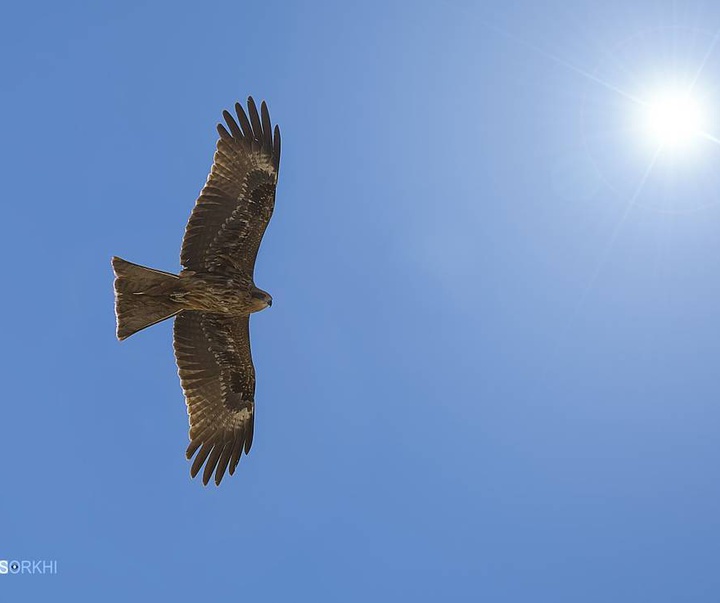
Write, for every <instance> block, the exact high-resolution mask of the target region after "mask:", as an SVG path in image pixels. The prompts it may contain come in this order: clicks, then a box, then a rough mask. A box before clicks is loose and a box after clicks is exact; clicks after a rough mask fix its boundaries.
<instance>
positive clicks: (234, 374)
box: [174, 310, 255, 485]
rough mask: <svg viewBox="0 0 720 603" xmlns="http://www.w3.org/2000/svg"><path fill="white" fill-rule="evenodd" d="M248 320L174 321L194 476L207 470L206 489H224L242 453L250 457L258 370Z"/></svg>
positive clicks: (188, 315)
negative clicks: (223, 483)
mask: <svg viewBox="0 0 720 603" xmlns="http://www.w3.org/2000/svg"><path fill="white" fill-rule="evenodd" d="M249 323H250V321H249V318H248V317H247V316H246V317H231V316H225V315H222V314H211V313H208V312H198V311H194V310H193V311H188V310H186V311H183V312H181V313H180V314H178V316H177V317H176V318H175V327H174V347H175V358H176V360H177V365H178V374H179V375H180V383H181V384H182V388H183V391H184V393H185V401H186V403H187V409H188V415H189V419H190V445H189V446H188V449H187V458H188V459H191V458H192V457H193V455H194V454H195V453H196V452H197V456H196V457H195V461H194V462H193V464H192V468H191V469H190V474H191V475H192V477H195V476H196V475H197V474H198V472H199V471H200V469H201V468H202V466H203V464H204V465H205V470H204V471H203V483H204V484H206V485H207V483H208V481H210V478H211V477H212V474H213V472H214V473H215V483H216V484H217V485H219V484H220V481H221V480H222V478H223V476H224V475H225V470H226V469H228V468H229V472H230V475H232V474H233V473H234V472H235V467H236V466H237V464H238V462H239V461H240V456H241V455H242V453H243V451H244V452H245V454H247V453H248V452H249V451H250V446H251V445H252V439H253V429H254V422H255V368H254V367H253V363H252V356H251V354H250V329H249Z"/></svg>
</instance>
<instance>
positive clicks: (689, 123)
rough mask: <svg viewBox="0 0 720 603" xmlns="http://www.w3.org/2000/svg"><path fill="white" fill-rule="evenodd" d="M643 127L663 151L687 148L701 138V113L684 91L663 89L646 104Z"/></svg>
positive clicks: (702, 121) (700, 107)
mask: <svg viewBox="0 0 720 603" xmlns="http://www.w3.org/2000/svg"><path fill="white" fill-rule="evenodd" d="M645 127H646V130H647V131H648V133H649V135H650V136H651V137H652V138H653V139H654V140H655V141H656V142H657V143H658V144H660V145H662V147H663V148H665V149H670V148H681V147H687V146H688V145H689V144H690V143H692V142H693V141H694V140H696V139H697V138H698V137H699V136H701V135H702V132H703V130H704V127H705V111H704V110H703V107H702V106H701V105H700V103H699V102H698V101H697V100H696V99H695V98H693V97H692V96H691V95H690V94H688V93H687V92H684V91H678V90H669V91H668V90H666V91H663V92H661V93H659V94H657V95H655V97H654V98H653V99H652V101H651V102H649V103H648V104H647V106H646V113H645Z"/></svg>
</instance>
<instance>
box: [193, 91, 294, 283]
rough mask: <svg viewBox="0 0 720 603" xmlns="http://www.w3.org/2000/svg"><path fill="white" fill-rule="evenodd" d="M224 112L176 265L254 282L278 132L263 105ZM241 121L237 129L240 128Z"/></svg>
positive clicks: (271, 197)
mask: <svg viewBox="0 0 720 603" xmlns="http://www.w3.org/2000/svg"><path fill="white" fill-rule="evenodd" d="M235 111H236V113H237V121H236V120H235V118H233V116H232V115H231V114H230V113H229V112H227V111H224V112H223V117H224V118H225V121H226V122H227V129H226V128H225V127H224V126H223V125H222V124H220V125H218V133H219V134H220V139H219V140H218V142H217V150H216V151H215V157H214V161H213V166H212V169H211V171H210V175H209V176H208V179H207V182H206V184H205V187H204V188H203V190H202V192H201V193H200V196H199V197H198V200H197V202H196V204H195V208H194V209H193V212H192V215H191V216H190V220H189V222H188V225H187V228H186V230H185V237H184V239H183V245H182V252H181V254H180V261H181V263H182V265H183V266H184V267H185V268H186V269H188V270H194V271H196V272H220V273H221V274H240V275H242V276H245V277H247V278H252V276H253V270H254V267H255V258H256V257H257V252H258V249H259V248H260V241H261V240H262V237H263V234H264V233H265V229H266V228H267V225H268V222H269V221H270V217H271V216H272V213H273V208H274V206H275V187H276V185H277V177H278V169H279V167H280V130H279V128H278V127H277V126H275V130H274V132H273V130H272V125H271V123H270V114H269V113H268V109H267V105H266V104H265V103H264V102H263V103H262V105H261V107H260V113H258V110H257V107H256V106H255V102H254V101H253V99H252V97H250V98H248V114H249V118H248V115H247V114H246V113H245V111H244V110H243V108H242V106H241V105H240V104H239V103H238V104H236V105H235ZM238 122H239V125H238Z"/></svg>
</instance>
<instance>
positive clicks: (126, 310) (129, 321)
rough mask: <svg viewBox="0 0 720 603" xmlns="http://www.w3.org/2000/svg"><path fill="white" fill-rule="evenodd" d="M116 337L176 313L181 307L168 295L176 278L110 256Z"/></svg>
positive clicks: (138, 329)
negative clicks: (113, 284)
mask: <svg viewBox="0 0 720 603" xmlns="http://www.w3.org/2000/svg"><path fill="white" fill-rule="evenodd" d="M112 266H113V270H114V272H115V315H116V316H117V337H118V339H121V340H122V339H126V338H127V337H130V335H132V334H133V333H137V332H138V331H140V330H142V329H144V328H146V327H149V326H151V325H154V324H156V323H158V322H160V321H163V320H165V319H166V318H170V317H171V316H174V315H175V314H177V313H178V312H179V311H180V310H181V309H182V308H181V307H180V305H179V304H178V303H177V302H175V301H173V300H172V299H171V298H170V294H171V293H172V292H173V291H175V290H176V288H177V283H178V277H177V276H176V275H174V274H170V273H169V272H162V271H160V270H154V269H153V268H146V267H145V266H139V265H138V264H133V263H132V262H128V261H126V260H123V259H122V258H118V257H113V259H112Z"/></svg>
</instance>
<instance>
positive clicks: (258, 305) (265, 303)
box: [250, 287, 272, 312]
mask: <svg viewBox="0 0 720 603" xmlns="http://www.w3.org/2000/svg"><path fill="white" fill-rule="evenodd" d="M250 298H251V300H252V311H253V312H260V310H264V309H265V308H269V307H270V306H272V296H271V295H270V294H269V293H268V292H267V291H263V290H262V289H258V288H257V287H253V289H252V291H250Z"/></svg>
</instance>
